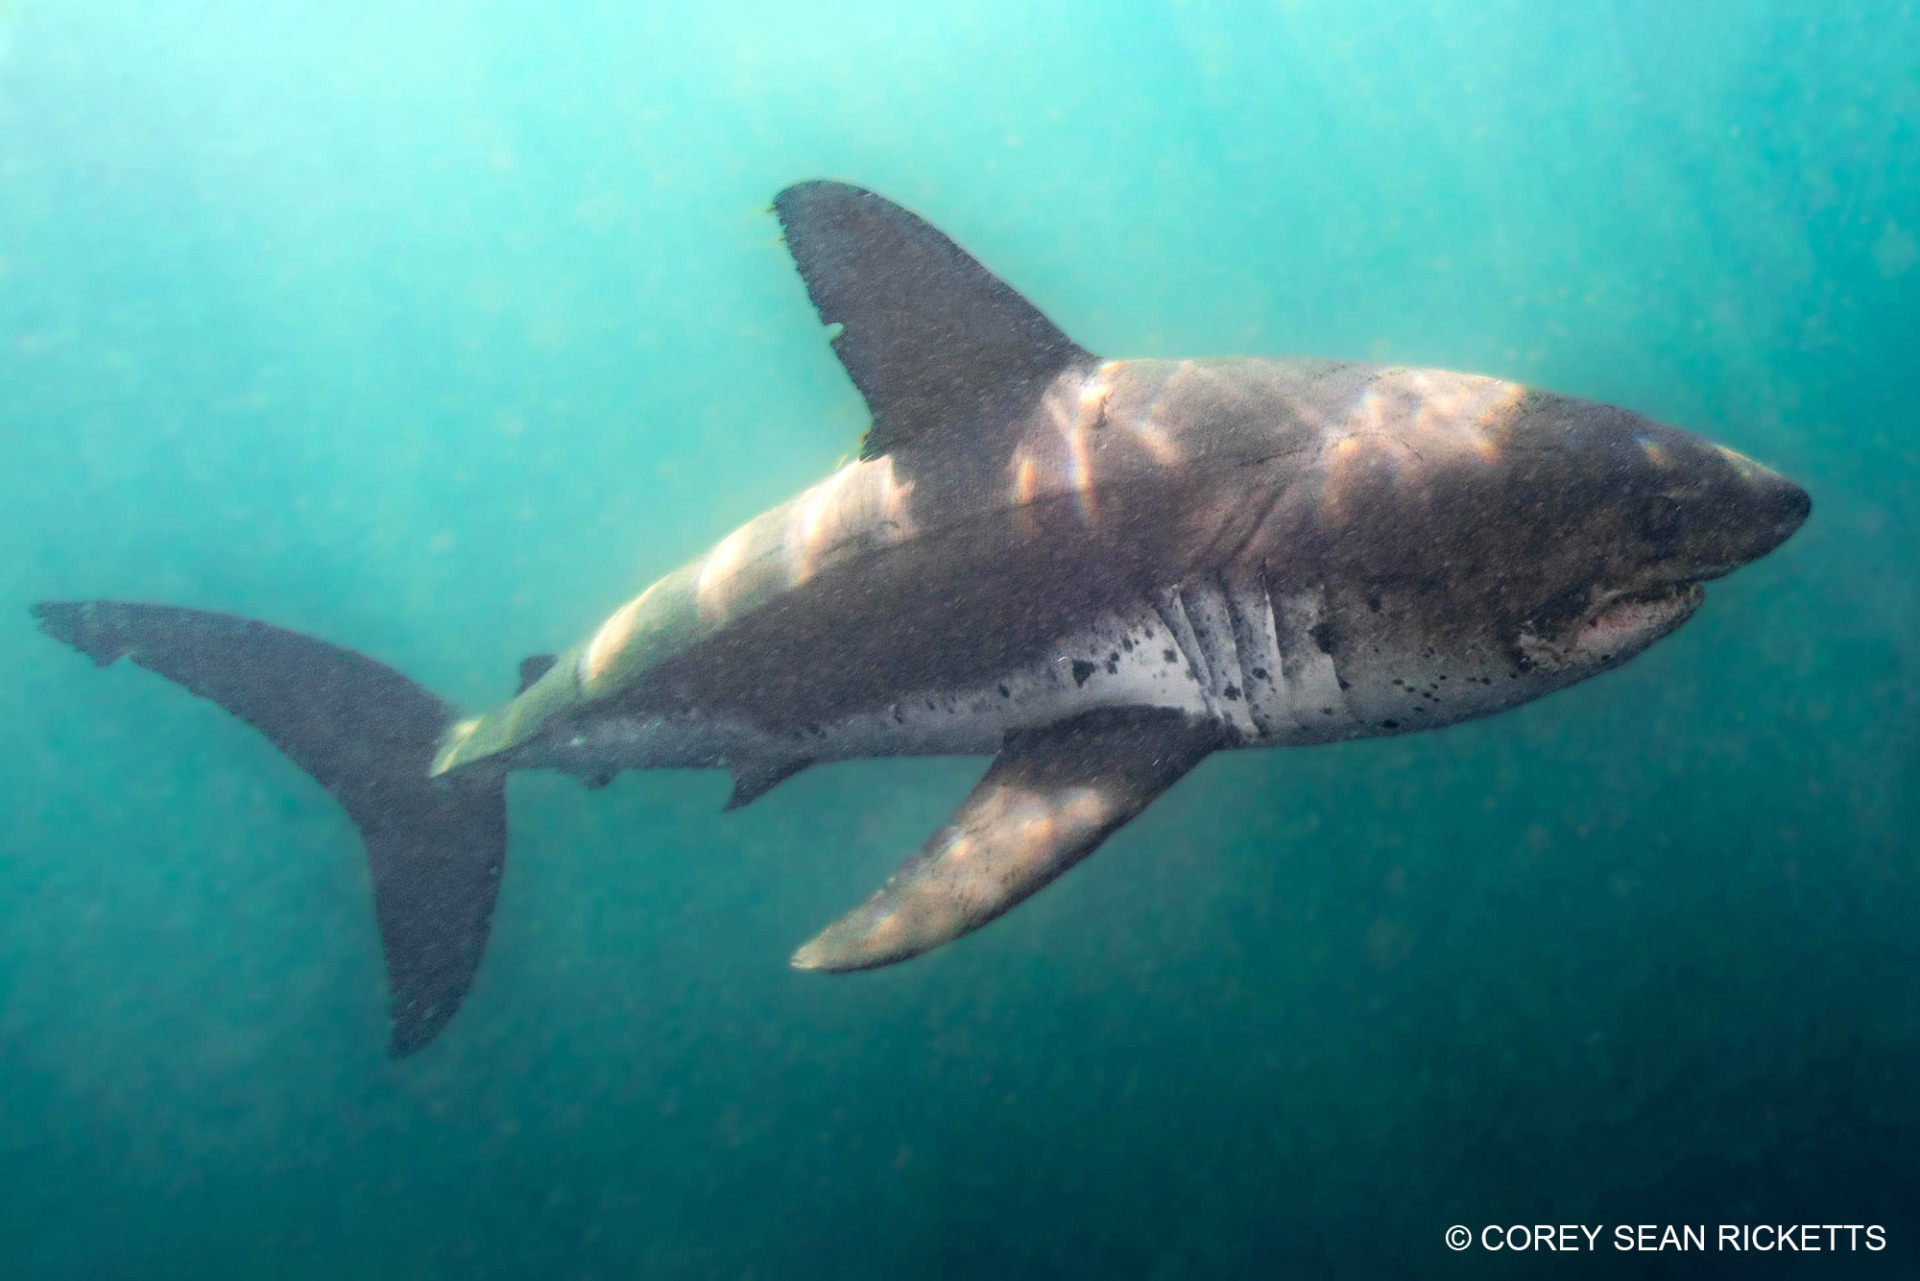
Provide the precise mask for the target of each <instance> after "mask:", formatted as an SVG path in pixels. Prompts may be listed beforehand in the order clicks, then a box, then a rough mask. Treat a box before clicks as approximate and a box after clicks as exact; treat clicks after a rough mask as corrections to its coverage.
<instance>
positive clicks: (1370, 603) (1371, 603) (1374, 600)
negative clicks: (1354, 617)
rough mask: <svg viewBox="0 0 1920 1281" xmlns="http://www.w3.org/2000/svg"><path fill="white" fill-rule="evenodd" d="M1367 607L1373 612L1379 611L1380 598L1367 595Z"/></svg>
mask: <svg viewBox="0 0 1920 1281" xmlns="http://www.w3.org/2000/svg"><path fill="white" fill-rule="evenodd" d="M1367 608H1368V609H1370V610H1372V611H1373V612H1374V613H1376V614H1377V613H1379V612H1380V598H1379V597H1378V596H1369V597H1367Z"/></svg>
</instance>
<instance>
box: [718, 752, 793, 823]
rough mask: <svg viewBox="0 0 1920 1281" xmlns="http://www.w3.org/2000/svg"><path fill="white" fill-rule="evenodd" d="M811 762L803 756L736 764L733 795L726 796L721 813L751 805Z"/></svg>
mask: <svg viewBox="0 0 1920 1281" xmlns="http://www.w3.org/2000/svg"><path fill="white" fill-rule="evenodd" d="M811 764H813V762H812V761H810V760H807V759H805V758H802V759H799V760H787V761H779V762H776V763H773V764H761V763H757V762H756V763H753V764H746V763H742V764H738V765H735V766H734V767H733V795H731V796H729V797H728V798H727V803H726V806H725V807H724V809H723V810H722V811H721V812H722V813H730V812H731V811H733V810H737V809H739V808H740V807H741V806H743V805H751V804H753V803H754V802H755V801H757V800H759V799H760V798H761V797H762V796H765V795H766V794H767V793H768V792H771V791H772V790H773V789H774V788H776V787H778V786H780V784H782V783H784V782H786V781H787V780H788V779H790V778H792V777H793V776H794V775H795V774H798V773H799V772H800V771H801V770H803V769H805V768H807V766H809V765H811Z"/></svg>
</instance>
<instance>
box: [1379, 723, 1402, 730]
mask: <svg viewBox="0 0 1920 1281" xmlns="http://www.w3.org/2000/svg"><path fill="white" fill-rule="evenodd" d="M1380 728H1381V729H1399V728H1400V722H1399V721H1381V722H1380Z"/></svg>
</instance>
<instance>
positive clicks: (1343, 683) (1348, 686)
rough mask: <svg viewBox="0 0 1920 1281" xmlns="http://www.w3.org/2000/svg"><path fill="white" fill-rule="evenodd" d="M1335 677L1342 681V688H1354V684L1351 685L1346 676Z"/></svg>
mask: <svg viewBox="0 0 1920 1281" xmlns="http://www.w3.org/2000/svg"><path fill="white" fill-rule="evenodd" d="M1334 679H1335V680H1337V681H1339V682H1340V688H1341V689H1352V688H1353V686H1352V685H1350V684H1348V683H1347V678H1346V677H1344V676H1336V677H1335V678H1334Z"/></svg>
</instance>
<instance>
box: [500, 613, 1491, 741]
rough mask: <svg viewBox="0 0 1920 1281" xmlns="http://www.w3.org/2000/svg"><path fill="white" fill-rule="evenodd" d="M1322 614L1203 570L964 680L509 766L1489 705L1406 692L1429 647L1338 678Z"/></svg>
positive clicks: (671, 721)
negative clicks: (1144, 713)
mask: <svg viewBox="0 0 1920 1281" xmlns="http://www.w3.org/2000/svg"><path fill="white" fill-rule="evenodd" d="M1324 613H1325V610H1324V592H1323V590H1322V589H1321V588H1319V587H1301V588H1297V589H1293V590H1280V591H1278V592H1277V593H1276V592H1275V591H1272V590H1270V589H1269V587H1268V585H1267V584H1266V582H1265V581H1264V579H1263V577H1262V576H1259V575H1246V576H1209V577H1206V578H1203V579H1201V580H1199V581H1197V582H1194V583H1190V584H1187V585H1184V586H1181V587H1178V588H1171V589H1168V590H1166V591H1163V592H1160V593H1158V594H1157V595H1156V596H1155V598H1154V599H1152V600H1142V601H1138V602H1135V603H1133V604H1131V605H1130V606H1128V607H1126V608H1124V609H1120V610H1115V611H1112V612H1110V613H1106V614H1103V615H1101V616H1098V617H1096V618H1094V619H1093V620H1092V621H1090V622H1089V623H1087V624H1086V625H1085V626H1083V627H1081V628H1078V629H1075V630H1074V631H1073V632H1071V633H1069V634H1067V635H1065V636H1062V637H1061V638H1060V640H1059V641H1058V642H1057V643H1056V644H1055V645H1053V646H1050V647H1049V648H1048V650H1047V651H1046V652H1045V653H1043V654H1041V655H1039V656H1037V657H1035V658H1033V659H1031V660H1029V661H1028V662H1026V663H1024V664H1022V665H1021V666H1019V667H1017V668H1014V669H1012V670H1009V671H1006V672H1004V673H1000V674H998V675H996V676H995V677H993V678H992V679H989V680H987V681H985V682H982V683H980V684H977V685H970V686H968V687H965V688H951V687H948V688H928V689H915V690H908V691H904V692H902V693H901V694H899V695H898V696H897V697H894V698H891V699H888V700H887V701H885V702H884V703H881V704H879V705H877V706H874V707H871V708H868V709H866V710H863V711H859V712H856V713H853V714H851V715H848V716H846V717H843V718H841V719H838V720H834V721H831V722H825V723H821V724H812V725H804V726H797V727H794V728H791V729H787V730H784V731H768V730H766V729H764V728H761V727H759V726H755V725H753V724H750V723H747V722H745V721H741V720H736V719H732V718H726V719H721V718H711V717H705V716H699V715H676V716H664V717H663V716H646V715H625V716H621V715H615V716H607V717H602V718H596V719H594V720H593V721H591V722H588V723H586V724H582V725H579V726H576V727H574V728H572V729H570V730H568V731H565V732H563V733H561V734H559V735H556V736H554V737H552V738H549V739H547V740H546V741H544V742H543V743H539V744H535V745H533V750H531V751H529V752H528V753H526V754H525V755H523V756H522V757H521V758H520V759H519V761H518V762H517V763H518V764H520V765H523V766H527V765H530V766H535V767H547V768H556V769H562V770H566V771H568V772H570V773H576V774H580V775H582V776H585V777H589V778H591V777H596V776H599V777H604V776H606V775H610V774H612V773H614V772H617V771H619V770H623V769H658V768H662V767H668V768H671V767H688V766H700V767H720V768H729V769H732V770H734V771H735V773H736V774H738V775H740V776H742V777H743V778H746V777H767V778H777V777H782V776H784V775H785V774H786V773H789V772H791V771H792V770H793V769H794V768H797V767H798V766H800V765H804V764H810V763H815V762H822V761H833V760H850V759H860V758H865V757H881V756H987V755H993V754H994V753H996V752H998V751H999V750H1000V749H1001V746H1002V745H1003V743H1004V742H1005V740H1006V738H1007V736H1008V735H1009V734H1013V733H1017V732H1019V731H1022V730H1028V729H1037V728H1040V727H1043V726H1048V725H1054V724H1057V723H1059V722H1061V721H1064V720H1068V719H1071V718H1073V717H1075V716H1079V715H1082V714H1084V713H1087V712H1091V711H1097V710H1100V709H1103V708H1118V707H1131V708H1147V707H1151V708H1167V709H1172V710H1176V711H1179V712H1182V713H1185V714H1186V715H1188V716H1191V717H1193V718H1195V719H1202V720H1210V721H1214V722H1216V723H1218V724H1219V725H1220V726H1221V727H1222V729H1223V731H1224V732H1223V736H1222V737H1223V740H1224V744H1223V745H1225V746H1229V747H1232V746H1239V747H1255V746H1258V747H1287V746H1297V745H1303V744H1309V743H1327V742H1335V741H1339V740H1342V739H1350V738H1359V737H1365V736H1368V735H1371V734H1378V733H1392V732H1394V731H1395V730H1397V729H1399V728H1401V722H1399V721H1397V720H1395V719H1393V716H1394V709H1395V708H1396V707H1400V706H1403V705H1404V704H1405V703H1407V702H1408V701H1412V702H1413V703H1414V705H1415V706H1417V707H1418V708H1419V715H1418V716H1417V717H1415V716H1408V718H1407V720H1406V721H1405V728H1407V729H1413V728H1416V727H1417V728H1425V727H1427V726H1430V725H1434V724H1443V723H1448V722H1451V721H1456V720H1461V719H1465V718H1467V717H1470V716H1474V715H1481V714H1484V713H1485V712H1487V711H1491V710H1495V709H1494V708H1493V707H1492V706H1488V707H1485V708H1482V707H1479V706H1477V705H1475V704H1474V700H1473V698H1472V697H1467V698H1462V697H1461V696H1462V695H1468V694H1469V691H1470V690H1471V691H1474V692H1476V693H1477V691H1478V688H1479V687H1478V686H1475V685H1465V684H1463V683H1456V684H1455V685H1454V686H1453V694H1452V697H1450V698H1449V699H1448V705H1446V706H1445V707H1444V709H1443V708H1442V706H1441V705H1440V704H1439V703H1436V702H1433V701H1431V700H1432V699H1433V698H1434V695H1433V694H1431V693H1421V692H1419V691H1421V690H1425V689H1426V688H1427V686H1428V684H1429V683H1430V682H1429V680H1428V678H1427V676H1426V675H1425V674H1424V671H1425V669H1426V668H1428V667H1431V666H1434V663H1435V660H1436V659H1437V660H1438V662H1439V663H1440V665H1442V666H1444V665H1445V663H1446V659H1445V657H1443V656H1420V655H1407V656H1406V657H1405V659H1404V661H1402V662H1400V663H1396V664H1394V665H1393V667H1394V669H1395V670H1398V671H1404V672H1405V673H1406V674H1407V679H1405V680H1393V681H1392V682H1391V686H1392V687H1391V688H1384V687H1383V688H1382V689H1374V688H1372V686H1373V685H1374V684H1376V683H1379V682H1378V680H1377V679H1369V680H1367V681H1366V682H1365V683H1364V684H1361V685H1358V686H1356V685H1353V684H1350V683H1349V681H1348V680H1346V679H1345V678H1343V676H1342V674H1341V672H1340V670H1339V669H1338V667H1337V665H1336V662H1335V659H1334V657H1333V654H1332V653H1331V652H1330V651H1329V648H1328V647H1327V646H1326V645H1325V644H1324V643H1323V641H1322V640H1321V638H1320V636H1321V634H1320V632H1319V629H1320V628H1321V626H1322V624H1323V621H1324ZM961 643H964V641H963V642H961ZM1456 665H1457V664H1456ZM1371 667H1372V669H1373V670H1375V671H1377V670H1380V669H1379V665H1378V664H1374V665H1371ZM1416 673H1422V674H1421V675H1420V676H1419V681H1418V688H1416V684H1415V680H1414V679H1413V678H1414V677H1415V675H1416ZM1431 685H1432V689H1433V690H1439V689H1441V688H1442V686H1441V685H1440V684H1439V683H1438V682H1437V681H1434V682H1431ZM1422 700H1426V701H1424V702H1423V701H1422ZM1383 708H1384V709H1385V710H1383ZM1401 714H1404V713H1401ZM1383 717H1384V718H1385V719H1382V718H1383Z"/></svg>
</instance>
